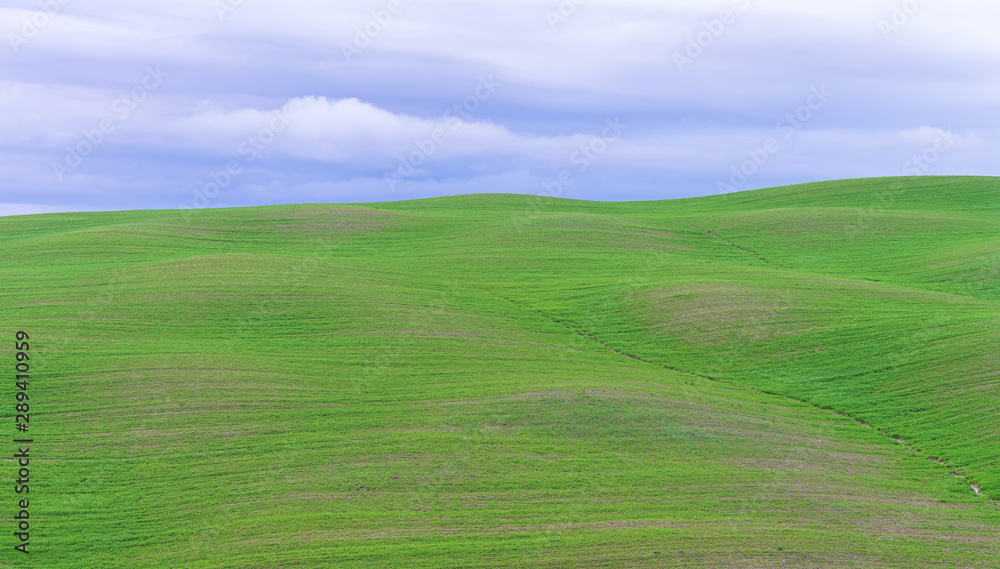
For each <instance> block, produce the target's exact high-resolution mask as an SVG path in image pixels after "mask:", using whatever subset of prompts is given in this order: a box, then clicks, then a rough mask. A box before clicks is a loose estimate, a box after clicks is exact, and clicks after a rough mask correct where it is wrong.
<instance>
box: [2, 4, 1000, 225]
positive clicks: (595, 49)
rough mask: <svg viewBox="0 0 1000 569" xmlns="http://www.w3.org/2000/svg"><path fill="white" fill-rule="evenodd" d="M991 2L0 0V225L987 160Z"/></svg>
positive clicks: (684, 189) (868, 171)
mask: <svg viewBox="0 0 1000 569" xmlns="http://www.w3.org/2000/svg"><path fill="white" fill-rule="evenodd" d="M997 21H1000V3H997V2H992V1H985V0H948V1H947V2H946V1H944V0H906V1H883V0H840V1H838V2H828V1H818V0H817V1H809V0H715V1H712V0H700V1H688V0H676V1H670V0H561V1H560V0H462V1H457V0H371V1H369V0H363V1H362V0H336V1H320V0H282V1H280V2H278V1H268V0H188V1H183V0H157V1H155V2H151V1H136V0H128V1H126V0H90V1H87V2H84V1H83V0H25V1H20V0H19V1H12V0H0V31H2V32H3V35H4V40H5V44H6V45H4V46H0V132H2V133H3V137H2V138H0V215H16V214H26V213H44V212H57V211H107V210H128V209H178V208H205V207H233V206H255V205H273V204H289V203H348V202H351V203H354V202H377V201H396V200H404V199H414V198H424V197H436V196H445V195H457V194H472V193H494V192H503V193H522V194H537V195H549V196H557V197H564V198H574V199H587V200H613V201H620V200H655V199H669V198H679V197H691V196H702V195H710V194H718V193H727V192H733V191H740V190H749V189H756V188H762V187H771V186H777V185H785V184H793V183H802V182H813V181H820V180H831V179H844V178H859V177H874V176H901V175H953V174H962V175H998V174H1000V163H998V161H997V160H996V157H997V156H998V151H1000V112H998V110H1000V103H998V102H1000V42H998V41H997V40H996V31H995V26H996V22H997Z"/></svg>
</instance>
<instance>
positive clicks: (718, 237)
mask: <svg viewBox="0 0 1000 569" xmlns="http://www.w3.org/2000/svg"><path fill="white" fill-rule="evenodd" d="M691 227H694V228H695V229H699V230H701V231H704V232H705V233H708V234H709V235H711V236H712V237H715V238H716V239H718V240H720V241H722V242H723V243H725V244H726V245H729V246H730V247H732V248H734V249H739V250H740V251H743V252H744V253H747V254H748V255H750V256H752V257H754V258H755V259H758V260H760V261H763V262H764V263H765V264H768V265H770V264H771V262H770V261H768V260H767V259H765V258H764V257H761V256H760V254H759V253H756V252H754V251H751V250H750V249H747V248H745V247H740V246H739V245H735V244H733V243H731V242H730V241H729V240H728V239H726V238H724V237H722V236H721V235H717V234H715V233H713V232H712V231H709V230H708V229H705V228H704V227H698V226H697V225H692V226H691Z"/></svg>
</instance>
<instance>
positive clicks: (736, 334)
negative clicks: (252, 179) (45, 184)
mask: <svg viewBox="0 0 1000 569" xmlns="http://www.w3.org/2000/svg"><path fill="white" fill-rule="evenodd" d="M19 330H23V331H25V332H27V333H28V334H29V335H30V337H31V338H30V350H29V353H30V357H31V360H30V363H31V375H32V378H31V383H30V387H29V390H28V393H29V395H30V405H31V415H30V431H29V433H27V435H29V436H31V437H32V438H33V440H34V443H32V445H31V457H32V458H31V493H30V515H31V518H30V519H31V539H30V550H31V553H30V555H24V554H22V553H20V552H18V551H15V550H14V546H15V545H16V544H17V543H19V542H18V539H17V538H15V536H14V535H13V532H14V531H17V530H16V529H15V520H14V519H13V515H14V514H15V513H16V512H17V511H18V509H19V508H18V507H16V506H17V504H16V502H17V500H19V499H21V498H23V496H18V495H16V494H15V493H14V487H15V483H14V478H16V476H17V472H18V470H17V466H16V464H15V459H13V458H12V457H13V453H15V452H17V448H16V446H17V445H15V444H14V443H13V442H11V441H12V439H13V438H15V437H22V436H25V433H17V432H16V431H15V428H14V427H15V417H14V405H15V404H16V401H15V395H16V393H17V392H18V391H19V390H18V389H17V388H16V387H15V384H14V374H15V363H16V362H15V351H16V350H15V349H14V348H15V344H14V342H15V333H16V332H17V331H19ZM0 334H2V335H3V336H2V341H0V364H2V369H4V370H5V371H4V377H5V378H6V379H5V382H4V383H3V388H2V389H0V400H2V402H3V405H4V407H3V408H4V409H5V410H6V411H5V412H4V419H3V420H4V422H5V426H4V427H3V429H5V430H4V432H5V433H7V435H8V436H7V437H6V438H5V439H4V440H6V441H7V442H6V443H5V449H6V450H4V451H3V456H4V457H6V458H5V459H4V460H3V461H2V462H0V468H2V469H3V477H4V480H5V481H6V482H5V484H4V485H3V490H2V491H0V506H2V522H0V525H2V528H3V531H2V536H3V537H2V538H0V543H2V545H3V554H2V555H0V566H2V567H40V568H73V569H87V568H98V567H114V568H118V567H121V568H165V569H166V568H170V569H174V568H181V567H219V568H279V567H280V568H303V567H345V568H369V567H389V568H397V567H400V568H401V567H445V568H467V567H784V566H794V567H817V568H819V567H824V568H825V567H1000V507H998V504H1000V502H997V501H996V500H998V499H1000V413H998V406H1000V387H998V382H1000V349H998V346H1000V178H963V177H947V178H943V177H923V178H894V179H873V180H851V181H842V182H828V183H818V184H809V185H802V186H793V187H784V188H774V189H767V190H759V191H752V192H744V193H739V194H730V195H722V196H714V197H707V198H695V199H685V200H670V201H656V202H628V203H599V202H582V201H572V200H562V199H552V198H539V197H530V196H520V195H473V196H462V197H453V198H440V199H428V200H418V201H410V202H396V203H381V204H366V205H363V206H361V205H296V206H276V207H261V208H244V209H207V210H196V211H187V212H182V211H141V212H116V213H80V214H48V215H33V216H20V217H6V218H0ZM972 485H975V486H977V487H978V488H979V489H980V492H981V495H977V493H976V492H974V490H973V488H972Z"/></svg>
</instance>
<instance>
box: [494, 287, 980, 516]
mask: <svg viewBox="0 0 1000 569" xmlns="http://www.w3.org/2000/svg"><path fill="white" fill-rule="evenodd" d="M479 290H482V289H479ZM483 292H486V293H487V294H494V295H496V296H498V297H500V298H502V299H504V300H506V301H507V302H510V303H511V304H513V305H515V306H517V307H519V308H521V309H526V308H525V307H524V306H522V305H521V304H519V303H518V302H517V301H515V300H513V299H510V298H507V297H505V296H503V295H501V294H498V293H496V292H491V291H483ZM526 310H529V311H531V312H534V313H536V314H537V315H539V316H541V317H542V318H545V319H546V320H549V321H551V322H553V323H555V324H558V325H560V326H562V327H564V328H566V329H567V330H569V331H571V332H573V333H574V334H576V335H578V336H582V337H584V338H586V339H588V340H591V341H592V342H595V343H597V344H598V345H600V346H601V347H603V348H604V349H606V350H608V351H611V352H614V353H616V354H618V355H620V356H623V357H626V358H630V359H633V360H637V361H640V362H643V363H647V364H651V365H655V366H659V367H662V368H664V369H668V370H670V371H673V372H676V373H680V374H684V375H689V376H692V377H697V378H700V379H703V380H706V381H712V382H715V383H721V384H724V385H728V386H730V387H734V388H737V389H746V390H747V391H754V392H757V393H760V394H762V395H769V396H772V397H781V398H784V399H788V400H791V401H796V402H798V403H804V404H806V405H811V406H813V407H815V408H817V409H820V410H823V411H829V412H831V413H834V414H836V415H839V416H841V417H845V418H847V419H850V420H852V421H854V422H855V423H857V424H859V425H861V426H862V427H865V428H866V429H871V430H873V431H875V432H877V433H879V434H881V435H883V436H885V437H886V438H889V439H892V440H893V441H894V442H896V443H897V444H898V445H900V446H902V447H903V448H904V449H906V450H908V451H910V452H912V453H914V454H916V455H922V454H924V453H923V452H922V451H920V450H917V449H915V448H913V447H912V446H910V445H909V444H907V443H905V442H904V441H903V440H902V439H899V438H897V437H894V436H892V434H890V433H888V432H886V431H883V430H882V429H879V428H878V427H873V426H872V425H869V424H868V423H866V422H865V421H863V420H861V419H858V418H857V417H852V416H851V415H849V414H848V413H844V412H843V411H838V410H837V409H834V408H832V407H826V406H823V405H819V404H817V403H814V402H812V401H806V400H805V399H799V398H797V397H793V396H791V395H786V394H784V393H776V392H773V391H767V390H763V389H758V388H756V387H749V386H745V385H737V384H735V383H729V382H727V381H723V380H721V379H716V378H714V377H709V376H707V375H702V374H700V373H694V372H690V371H685V370H682V369H678V368H675V367H672V366H669V365H667V364H661V363H657V362H654V361H651V360H647V359H645V358H642V357H639V356H635V355H632V354H629V353H627V352H624V351H622V350H619V349H617V348H614V347H612V346H609V345H608V344H606V343H604V341H602V340H601V339H600V338H597V337H596V336H594V335H593V334H591V333H590V332H587V331H585V330H577V329H576V328H574V327H573V326H571V325H569V324H567V323H565V322H563V321H561V320H559V319H557V318H554V317H552V316H550V315H548V314H546V313H544V312H542V311H541V310H536V309H532V308H527V309H526ZM927 459H928V460H930V461H931V462H933V463H935V464H940V465H941V466H946V463H945V462H944V461H942V460H940V459H938V458H937V457H927ZM949 470H950V469H949ZM950 474H951V475H952V476H954V477H956V478H962V479H964V480H965V481H966V483H968V484H969V487H970V488H971V489H972V491H973V492H975V493H976V495H977V496H982V495H983V494H982V492H981V489H980V487H979V485H977V484H975V482H974V481H973V480H970V479H969V477H968V476H966V475H965V474H962V473H959V472H955V471H951V472H950ZM989 499H990V500H991V501H996V500H995V499H994V498H989ZM997 506H998V507H1000V503H998V504H997Z"/></svg>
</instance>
